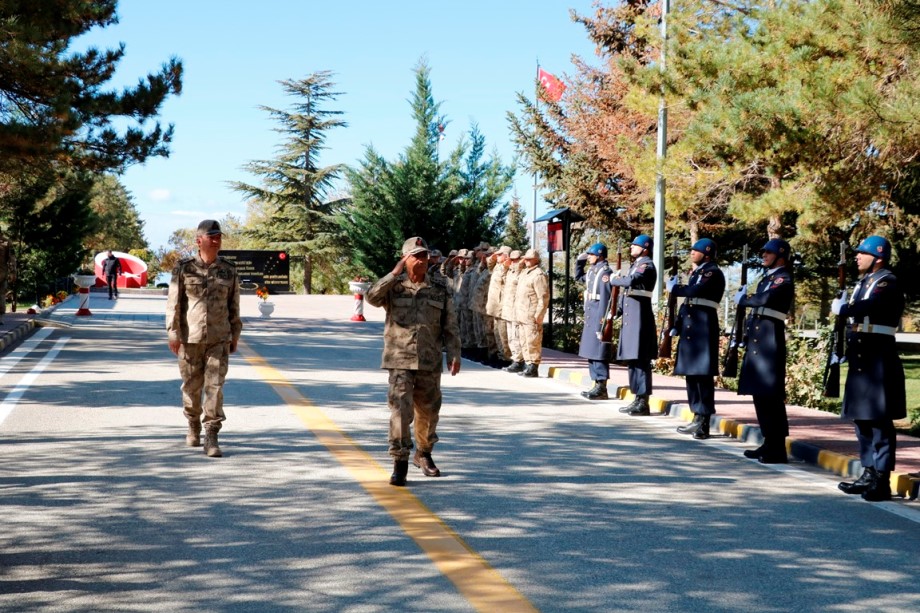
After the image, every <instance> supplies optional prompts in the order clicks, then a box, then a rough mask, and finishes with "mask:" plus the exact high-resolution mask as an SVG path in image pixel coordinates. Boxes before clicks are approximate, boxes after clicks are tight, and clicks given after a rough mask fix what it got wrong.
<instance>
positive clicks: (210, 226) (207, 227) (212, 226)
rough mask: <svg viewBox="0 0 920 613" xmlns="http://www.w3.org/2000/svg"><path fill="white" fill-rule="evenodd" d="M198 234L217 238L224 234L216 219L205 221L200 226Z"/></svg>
mask: <svg viewBox="0 0 920 613" xmlns="http://www.w3.org/2000/svg"><path fill="white" fill-rule="evenodd" d="M198 234H203V235H205V236H216V235H218V234H223V232H221V230H220V224H219V223H217V220H216V219H205V220H204V221H202V222H201V223H200V224H198Z"/></svg>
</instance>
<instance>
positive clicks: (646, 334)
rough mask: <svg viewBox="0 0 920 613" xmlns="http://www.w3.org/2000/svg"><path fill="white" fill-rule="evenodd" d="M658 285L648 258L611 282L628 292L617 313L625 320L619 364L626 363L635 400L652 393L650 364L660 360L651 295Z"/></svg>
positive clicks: (650, 260) (641, 259) (638, 259)
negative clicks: (620, 361)
mask: <svg viewBox="0 0 920 613" xmlns="http://www.w3.org/2000/svg"><path fill="white" fill-rule="evenodd" d="M656 281H658V274H657V272H656V271H655V264H654V263H653V262H652V258H650V257H648V256H645V255H643V256H641V257H639V258H637V259H636V261H634V262H633V263H632V266H630V267H629V272H628V273H627V274H626V275H625V276H623V277H617V278H613V279H611V280H610V284H611V285H616V286H619V287H622V288H625V289H624V290H623V291H622V292H621V293H620V304H619V306H618V309H617V312H618V314H620V315H621V316H622V317H623V322H622V326H621V327H620V342H619V344H618V345H617V360H622V361H624V362H626V363H627V367H628V371H629V389H630V391H632V393H633V394H635V395H636V396H648V395H649V394H651V393H652V364H651V361H652V360H654V359H655V358H657V357H658V334H657V333H656V332H655V316H654V314H653V313H652V298H651V295H650V294H651V292H652V290H654V289H655V283H656Z"/></svg>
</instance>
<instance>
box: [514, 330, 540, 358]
mask: <svg viewBox="0 0 920 613" xmlns="http://www.w3.org/2000/svg"><path fill="white" fill-rule="evenodd" d="M518 338H519V339H520V341H521V353H523V354H524V361H525V362H527V363H528V364H539V363H540V358H541V356H542V355H543V326H542V325H539V326H538V325H537V324H529V323H527V324H518Z"/></svg>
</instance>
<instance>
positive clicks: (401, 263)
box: [391, 255, 409, 277]
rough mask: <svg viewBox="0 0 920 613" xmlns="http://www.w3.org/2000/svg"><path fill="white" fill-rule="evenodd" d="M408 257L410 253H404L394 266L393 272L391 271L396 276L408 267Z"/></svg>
mask: <svg viewBox="0 0 920 613" xmlns="http://www.w3.org/2000/svg"><path fill="white" fill-rule="evenodd" d="M408 257H409V256H408V255H404V256H402V257H401V258H400V259H399V261H398V262H396V266H394V267H393V272H392V273H391V274H392V275H393V276H394V277H395V276H396V275H398V274H399V273H401V272H402V271H403V269H404V268H405V267H406V258H408Z"/></svg>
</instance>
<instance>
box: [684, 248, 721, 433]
mask: <svg viewBox="0 0 920 613" xmlns="http://www.w3.org/2000/svg"><path fill="white" fill-rule="evenodd" d="M724 293H725V275H723V274H722V271H721V270H720V269H719V267H718V266H717V265H716V264H714V263H713V262H704V263H702V264H701V265H699V266H698V267H697V268H696V270H694V271H693V273H692V274H691V275H690V279H689V280H688V282H687V285H677V286H675V287H674V289H673V294H674V295H675V296H677V297H683V298H685V300H684V303H683V304H682V305H681V307H680V310H679V311H678V313H677V317H676V318H675V320H674V327H675V329H676V331H677V333H678V337H679V339H680V340H679V342H678V344H677V358H676V360H675V363H674V374H675V375H685V376H686V378H687V379H686V384H687V400H688V401H689V402H690V409H691V410H692V411H693V412H694V413H695V414H697V415H712V414H713V413H715V412H716V408H715V381H714V379H713V377H714V376H716V375H718V374H719V309H718V305H719V302H720V301H721V300H722V295H723V294H724ZM702 301H705V302H702Z"/></svg>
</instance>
